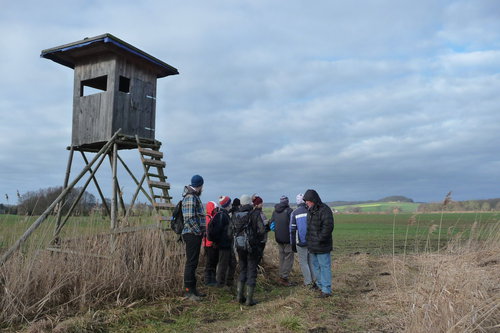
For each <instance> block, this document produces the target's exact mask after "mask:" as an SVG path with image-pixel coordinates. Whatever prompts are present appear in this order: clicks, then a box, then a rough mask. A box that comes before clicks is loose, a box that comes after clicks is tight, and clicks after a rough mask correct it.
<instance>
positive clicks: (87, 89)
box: [80, 75, 108, 96]
mask: <svg viewBox="0 0 500 333" xmlns="http://www.w3.org/2000/svg"><path fill="white" fill-rule="evenodd" d="M107 86H108V76H107V75H104V76H99V77H96V78H93V79H89V80H83V81H82V84H81V91H80V96H88V95H93V94H97V93H101V92H103V91H106V90H107Z"/></svg>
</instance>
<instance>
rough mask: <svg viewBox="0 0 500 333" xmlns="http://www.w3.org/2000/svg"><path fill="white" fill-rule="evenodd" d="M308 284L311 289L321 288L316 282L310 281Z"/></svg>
mask: <svg viewBox="0 0 500 333" xmlns="http://www.w3.org/2000/svg"><path fill="white" fill-rule="evenodd" d="M307 286H308V287H309V289H311V290H319V287H318V285H317V284H316V283H315V282H313V283H310V284H308V285H307Z"/></svg>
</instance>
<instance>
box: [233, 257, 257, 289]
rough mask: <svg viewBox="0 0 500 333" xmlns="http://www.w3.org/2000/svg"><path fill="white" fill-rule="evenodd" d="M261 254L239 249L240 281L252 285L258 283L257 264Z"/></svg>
mask: <svg viewBox="0 0 500 333" xmlns="http://www.w3.org/2000/svg"><path fill="white" fill-rule="evenodd" d="M259 261H260V255H254V254H250V253H248V252H247V251H240V250H239V251H238V264H239V265H240V281H241V282H243V283H246V284H247V285H248V286H250V287H255V285H256V283H257V265H258V263H259Z"/></svg>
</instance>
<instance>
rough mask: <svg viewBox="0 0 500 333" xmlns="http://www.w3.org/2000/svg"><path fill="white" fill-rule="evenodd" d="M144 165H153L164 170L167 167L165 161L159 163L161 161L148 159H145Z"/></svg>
mask: <svg viewBox="0 0 500 333" xmlns="http://www.w3.org/2000/svg"><path fill="white" fill-rule="evenodd" d="M143 163H144V164H145V165H151V166H154V167H160V168H164V167H165V165H166V164H165V162H163V161H159V160H151V159H148V158H145V159H144V160H143Z"/></svg>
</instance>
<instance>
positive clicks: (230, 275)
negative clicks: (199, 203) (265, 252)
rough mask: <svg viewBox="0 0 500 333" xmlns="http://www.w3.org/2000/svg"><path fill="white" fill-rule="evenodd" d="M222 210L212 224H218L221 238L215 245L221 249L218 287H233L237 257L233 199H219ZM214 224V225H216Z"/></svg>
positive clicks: (226, 197) (217, 275)
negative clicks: (232, 213)
mask: <svg viewBox="0 0 500 333" xmlns="http://www.w3.org/2000/svg"><path fill="white" fill-rule="evenodd" d="M219 205H220V210H219V212H218V213H217V215H216V216H215V217H214V220H215V219H217V221H212V223H214V222H215V223H218V224H219V227H218V233H219V236H218V237H216V240H214V243H215V244H216V245H217V247H218V249H219V263H218V264H217V273H216V277H217V287H224V285H226V286H228V287H232V286H233V281H234V272H235V270H236V256H235V254H234V250H233V234H232V229H231V228H230V223H231V217H230V216H229V212H228V209H229V208H230V205H231V198H229V197H228V196H225V195H223V196H221V197H219ZM215 223H214V225H215Z"/></svg>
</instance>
